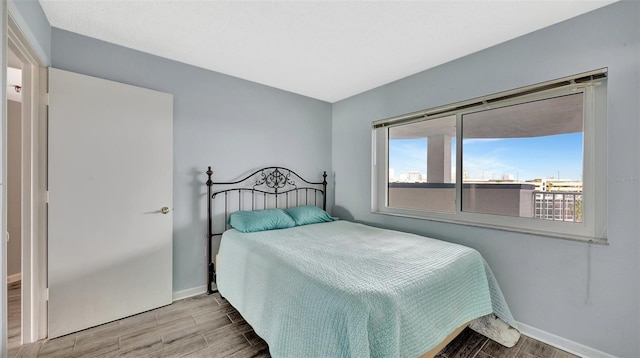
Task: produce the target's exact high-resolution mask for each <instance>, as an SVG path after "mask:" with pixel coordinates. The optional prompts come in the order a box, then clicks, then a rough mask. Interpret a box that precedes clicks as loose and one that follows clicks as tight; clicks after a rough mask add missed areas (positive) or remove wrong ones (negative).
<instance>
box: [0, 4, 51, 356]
mask: <svg viewBox="0 0 640 358" xmlns="http://www.w3.org/2000/svg"><path fill="white" fill-rule="evenodd" d="M7 25H8V26H7V40H8V41H7V68H5V69H4V70H5V71H6V75H7V86H8V87H7V88H5V91H6V93H7V103H6V105H7V118H6V127H5V128H6V130H7V135H6V138H7V143H6V148H7V151H6V157H5V159H6V163H7V166H6V168H7V170H6V177H7V179H6V180H7V186H6V189H5V190H6V191H5V195H6V196H5V198H6V202H7V231H9V242H8V243H7V282H8V287H6V288H3V289H7V291H6V293H7V296H6V297H7V317H6V318H5V319H6V320H7V321H6V322H4V323H5V324H6V327H7V333H8V337H7V338H8V339H7V343H8V347H9V348H10V349H11V348H12V347H15V346H16V345H17V346H20V345H21V344H23V343H30V342H34V341H37V340H39V339H42V338H45V337H46V332H47V321H46V317H47V316H46V315H47V311H46V308H47V302H46V287H47V280H46V278H47V275H46V267H47V261H46V168H47V167H46V164H47V163H46V107H45V106H44V103H45V102H46V98H44V99H43V95H42V94H44V93H46V69H45V68H44V67H43V66H44V65H45V63H44V62H43V61H42V60H41V59H40V57H39V56H38V55H37V53H36V51H34V50H33V48H32V47H31V45H30V43H29V41H28V40H27V37H26V36H25V35H24V34H23V33H22V31H21V30H20V28H19V27H18V26H17V25H16V23H15V22H14V20H13V18H12V16H11V14H9V17H8V22H7Z"/></svg>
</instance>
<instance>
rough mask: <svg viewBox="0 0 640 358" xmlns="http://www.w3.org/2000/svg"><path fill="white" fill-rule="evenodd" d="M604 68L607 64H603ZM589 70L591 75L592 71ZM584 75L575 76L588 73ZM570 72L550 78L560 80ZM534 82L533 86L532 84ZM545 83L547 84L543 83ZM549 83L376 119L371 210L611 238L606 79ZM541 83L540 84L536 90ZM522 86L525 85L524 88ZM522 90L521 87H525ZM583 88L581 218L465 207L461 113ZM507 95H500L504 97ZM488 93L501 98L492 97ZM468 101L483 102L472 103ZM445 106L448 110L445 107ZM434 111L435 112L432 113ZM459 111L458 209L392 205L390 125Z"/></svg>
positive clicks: (589, 239)
mask: <svg viewBox="0 0 640 358" xmlns="http://www.w3.org/2000/svg"><path fill="white" fill-rule="evenodd" d="M599 71H601V72H602V73H605V74H606V69H602V70H599ZM593 72H595V71H592V72H591V73H586V74H587V75H589V74H592V73H593ZM583 75H585V74H581V75H576V76H572V77H571V78H580V77H584V76H583ZM566 79H567V78H563V79H559V80H555V81H550V82H558V81H563V80H566ZM561 83H562V82H561ZM531 87H533V89H532V88H531ZM545 87H546V88H545ZM548 87H551V86H549V82H547V83H543V84H539V85H533V86H529V87H527V88H524V91H523V92H524V93H522V94H519V95H517V94H515V95H514V93H513V92H516V93H517V91H518V90H513V91H507V92H501V93H498V94H495V95H491V96H487V97H485V98H484V99H483V98H481V99H474V100H470V101H464V102H459V103H456V104H452V105H448V106H444V107H439V108H435V109H431V110H426V111H422V112H415V113H411V114H408V115H403V116H398V117H392V118H388V119H385V120H379V121H374V122H373V129H372V176H371V177H372V200H371V211H372V212H373V213H378V214H386V215H395V216H403V217H411V218H417V219H426V220H432V221H440V222H448V223H454V224H461V225H470V226H476V227H485V228H491V229H497V230H506V231H513V232H521V233H527V234H535V235H541V236H547V237H555V238H562V239H569V240H576V241H583V242H590V243H597V244H607V235H606V222H607V216H606V215H607V196H606V192H607V161H606V159H607V80H606V77H605V76H603V77H600V78H597V79H592V80H589V81H581V82H578V83H576V82H575V81H569V84H565V85H560V86H553V87H552V88H548ZM536 88H537V90H536ZM521 90H522V89H521ZM521 92H522V91H521ZM580 92H581V93H583V96H584V97H583V98H584V102H583V106H584V107H583V117H584V118H583V180H582V182H583V191H582V193H583V201H582V205H583V207H582V210H583V221H582V222H581V223H577V222H561V221H552V220H544V219H532V218H525V217H514V216H502V215H495V214H483V213H477V212H468V211H462V202H461V200H460V198H461V197H462V185H463V180H462V179H463V178H462V177H463V171H462V165H463V163H462V155H463V153H462V145H463V143H462V142H463V140H462V116H463V115H465V114H470V113H474V112H478V111H483V110H487V109H495V108H500V107H506V106H512V105H516V104H521V103H527V102H532V101H538V100H544V99H549V98H554V97H559V96H563V95H568V94H575V93H580ZM505 96H506V97H507V98H503V99H500V97H505ZM486 98H499V100H497V101H495V102H489V101H487V100H486ZM468 102H475V103H480V104H477V105H469V104H468ZM447 108H448V109H449V110H447ZM430 113H433V114H430ZM452 115H456V161H455V165H456V180H455V186H456V191H455V192H456V197H455V212H451V213H450V212H443V211H442V212H441V211H427V210H417V209H404V208H397V207H389V206H388V190H389V186H388V183H389V177H388V162H389V157H388V154H389V134H388V133H389V128H390V127H396V126H401V125H406V124H411V123H415V122H419V121H424V120H432V119H438V118H443V117H448V116H452Z"/></svg>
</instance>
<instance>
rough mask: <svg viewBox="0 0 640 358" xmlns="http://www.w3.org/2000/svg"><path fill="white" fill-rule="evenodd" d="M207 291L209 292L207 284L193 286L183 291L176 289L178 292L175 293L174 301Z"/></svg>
mask: <svg viewBox="0 0 640 358" xmlns="http://www.w3.org/2000/svg"><path fill="white" fill-rule="evenodd" d="M205 292H207V286H206V285H202V286H197V287H192V288H188V289H186V290H182V291H176V292H174V293H173V301H174V302H175V301H178V300H182V299H184V298H189V297H193V296H197V295H199V294H202V293H205Z"/></svg>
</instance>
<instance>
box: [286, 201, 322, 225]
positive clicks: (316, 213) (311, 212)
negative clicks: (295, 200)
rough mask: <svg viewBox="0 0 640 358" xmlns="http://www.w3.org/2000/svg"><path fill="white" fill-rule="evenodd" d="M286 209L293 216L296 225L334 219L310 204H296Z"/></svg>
mask: <svg viewBox="0 0 640 358" xmlns="http://www.w3.org/2000/svg"><path fill="white" fill-rule="evenodd" d="M286 211H287V213H288V214H289V215H290V216H291V217H292V218H293V220H294V221H295V223H296V226H300V225H308V224H316V223H324V222H328V221H333V220H334V219H333V218H332V217H331V216H329V214H327V212H326V211H324V210H322V209H320V208H319V207H317V206H312V205H309V206H296V207H293V208H288V209H286Z"/></svg>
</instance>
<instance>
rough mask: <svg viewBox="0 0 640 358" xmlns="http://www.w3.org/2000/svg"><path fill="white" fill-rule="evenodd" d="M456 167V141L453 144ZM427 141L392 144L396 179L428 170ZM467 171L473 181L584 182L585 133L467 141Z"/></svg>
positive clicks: (391, 152) (390, 165) (464, 151)
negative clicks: (404, 174)
mask: <svg viewBox="0 0 640 358" xmlns="http://www.w3.org/2000/svg"><path fill="white" fill-rule="evenodd" d="M451 148H452V149H451V151H452V154H451V158H452V164H451V165H452V168H455V140H453V143H452V145H451ZM426 158H427V140H426V139H396V140H390V141H389V168H392V169H394V172H395V176H396V177H398V175H399V174H400V173H406V172H408V171H419V172H420V173H426V171H427V159H426ZM463 171H465V172H467V173H469V178H470V179H501V178H502V176H503V175H504V174H506V175H512V176H513V178H514V179H516V180H523V181H524V180H530V179H545V178H555V179H557V178H558V177H559V178H560V179H572V180H582V133H580V132H579V133H570V134H559V135H553V136H545V137H533V138H507V139H467V140H465V141H463Z"/></svg>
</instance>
